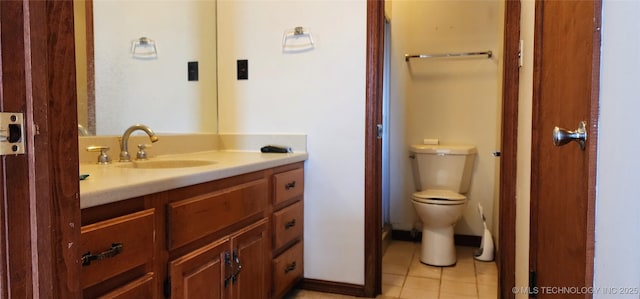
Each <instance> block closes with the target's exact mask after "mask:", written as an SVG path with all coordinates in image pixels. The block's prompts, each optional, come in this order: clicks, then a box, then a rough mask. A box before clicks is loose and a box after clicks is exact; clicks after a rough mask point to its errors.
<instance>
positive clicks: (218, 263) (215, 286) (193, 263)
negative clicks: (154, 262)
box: [169, 238, 231, 299]
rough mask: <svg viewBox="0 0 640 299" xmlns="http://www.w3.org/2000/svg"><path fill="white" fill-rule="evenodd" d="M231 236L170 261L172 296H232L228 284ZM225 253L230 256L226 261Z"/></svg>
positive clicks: (177, 298) (213, 298) (174, 298)
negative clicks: (227, 263) (226, 263)
mask: <svg viewBox="0 0 640 299" xmlns="http://www.w3.org/2000/svg"><path fill="white" fill-rule="evenodd" d="M229 246H230V244H229V239H227V238H224V239H222V240H218V241H216V242H213V243H211V244H209V245H206V246H203V247H202V248H199V249H197V250H194V251H193V252H191V253H189V254H187V255H185V256H182V257H180V258H178V259H176V260H174V261H172V262H171V263H170V264H169V274H170V279H171V298H172V299H200V298H211V299H218V298H220V299H222V298H231V287H230V286H227V285H226V284H229V283H230V282H229V281H228V278H229V275H227V274H228V273H229V270H228V268H230V267H228V266H227V265H225V262H226V260H228V261H229V262H230V259H229V254H230V253H229ZM225 255H226V256H227V258H226V260H225Z"/></svg>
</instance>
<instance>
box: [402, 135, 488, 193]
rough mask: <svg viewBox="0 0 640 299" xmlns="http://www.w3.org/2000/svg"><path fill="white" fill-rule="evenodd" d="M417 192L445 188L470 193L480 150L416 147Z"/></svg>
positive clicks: (435, 146) (459, 146) (414, 162)
mask: <svg viewBox="0 0 640 299" xmlns="http://www.w3.org/2000/svg"><path fill="white" fill-rule="evenodd" d="M410 151H411V158H412V159H411V164H412V165H411V167H412V169H413V179H414V181H415V185H416V191H422V190H426V189H445V190H451V191H454V192H458V193H462V194H464V193H467V192H468V191H469V187H470V185H471V174H472V172H473V162H474V160H475V157H476V153H477V150H476V148H475V146H472V145H423V144H419V145H412V146H411V150H410Z"/></svg>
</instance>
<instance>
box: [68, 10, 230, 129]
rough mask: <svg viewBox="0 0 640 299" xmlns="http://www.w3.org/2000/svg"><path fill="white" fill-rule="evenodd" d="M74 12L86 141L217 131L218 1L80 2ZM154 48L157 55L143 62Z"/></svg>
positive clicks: (80, 111) (81, 116)
mask: <svg viewBox="0 0 640 299" xmlns="http://www.w3.org/2000/svg"><path fill="white" fill-rule="evenodd" d="M74 10H75V32H76V64H77V65H76V68H77V70H76V72H77V82H78V83H77V84H78V88H77V89H78V124H79V127H78V128H79V134H80V135H83V134H82V133H87V134H88V135H94V134H95V135H121V134H122V133H123V132H124V130H125V129H126V128H127V127H129V126H131V125H133V124H136V123H142V124H146V125H148V126H149V127H151V128H152V129H153V130H154V131H156V132H158V133H195V132H209V133H211V132H217V106H218V105H217V61H216V56H217V52H216V51H217V50H216V17H215V16H216V1H215V0H207V1H202V0H183V1H113V0H74ZM141 38H147V39H146V40H145V39H141ZM140 41H143V43H142V44H143V45H141V43H140ZM151 41H152V42H153V43H155V50H156V53H157V55H139V54H145V53H141V50H144V51H147V50H149V49H150V48H148V47H144V46H149V45H150V43H151ZM136 43H137V45H138V47H136V46H135V45H136ZM134 49H135V50H136V55H133V54H132V50H134ZM146 54H148V53H146ZM193 62H197V81H195V80H191V81H190V80H188V78H189V76H188V74H189V73H191V74H195V73H196V72H195V71H194V69H195V68H194V67H193V65H194V63H193ZM189 65H191V67H189ZM81 129H84V130H86V132H84V130H81Z"/></svg>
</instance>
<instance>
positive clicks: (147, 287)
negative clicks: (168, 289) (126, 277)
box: [99, 273, 156, 299]
mask: <svg viewBox="0 0 640 299" xmlns="http://www.w3.org/2000/svg"><path fill="white" fill-rule="evenodd" d="M155 282H156V279H155V276H154V275H153V273H147V274H146V275H144V276H143V277H140V278H138V279H136V280H134V281H132V282H130V283H128V284H126V285H124V286H122V287H119V288H117V289H115V290H113V291H111V292H109V293H108V294H105V295H103V296H100V297H99V299H107V298H109V299H138V298H153V297H154V287H155Z"/></svg>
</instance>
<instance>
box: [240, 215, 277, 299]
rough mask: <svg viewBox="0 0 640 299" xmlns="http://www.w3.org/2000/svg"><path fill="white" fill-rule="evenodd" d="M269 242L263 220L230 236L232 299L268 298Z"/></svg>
mask: <svg viewBox="0 0 640 299" xmlns="http://www.w3.org/2000/svg"><path fill="white" fill-rule="evenodd" d="M268 241H269V239H268V238H267V219H266V218H265V219H263V220H261V221H258V222H257V223H255V224H253V225H250V226H248V227H246V228H245V229H243V230H241V231H239V232H237V233H236V234H234V235H232V236H231V245H232V248H233V252H232V254H233V258H234V263H233V268H234V270H233V271H234V276H235V279H233V294H234V295H233V297H234V298H241V299H260V298H265V299H266V298H268V293H269V285H270V284H269V283H268V280H267V279H268V276H267V273H268V271H269V269H268V267H269V264H268V262H269V254H270V253H271V250H270V244H269V242H268Z"/></svg>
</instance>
